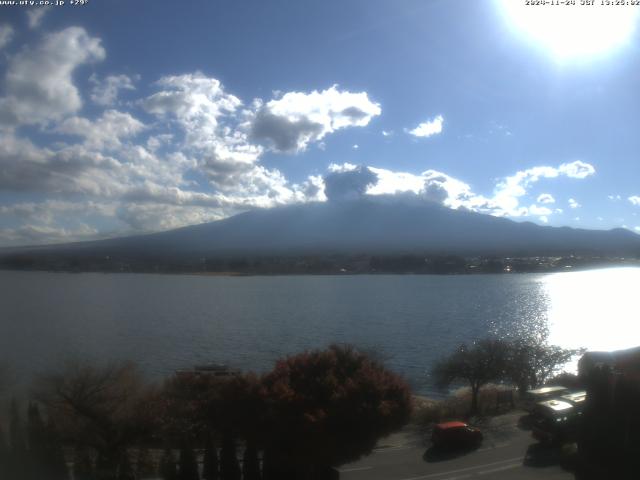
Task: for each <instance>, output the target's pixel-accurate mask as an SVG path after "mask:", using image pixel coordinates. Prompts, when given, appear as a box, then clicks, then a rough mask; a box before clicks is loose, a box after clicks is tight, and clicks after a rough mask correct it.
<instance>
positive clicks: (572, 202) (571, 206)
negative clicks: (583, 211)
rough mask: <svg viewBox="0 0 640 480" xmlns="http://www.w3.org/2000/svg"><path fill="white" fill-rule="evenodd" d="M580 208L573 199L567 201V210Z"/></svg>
mask: <svg viewBox="0 0 640 480" xmlns="http://www.w3.org/2000/svg"><path fill="white" fill-rule="evenodd" d="M581 206H582V205H580V204H579V203H578V201H577V200H575V199H574V198H570V199H569V208H580V207H581Z"/></svg>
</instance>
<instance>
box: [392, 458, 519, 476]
mask: <svg viewBox="0 0 640 480" xmlns="http://www.w3.org/2000/svg"><path fill="white" fill-rule="evenodd" d="M522 460H524V457H516V458H509V459H507V460H501V461H499V462H492V463H484V464H482V465H474V466H472V467H467V468H460V469H458V470H449V471H448V472H440V473H432V474H430V475H422V476H420V477H411V478H403V479H402V480H424V479H426V478H434V477H442V476H444V475H451V474H456V473H462V472H468V471H469V470H476V469H478V468H484V467H492V466H493V465H500V464H502V463H509V462H515V461H518V462H522Z"/></svg>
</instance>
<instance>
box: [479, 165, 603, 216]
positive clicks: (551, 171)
mask: <svg viewBox="0 0 640 480" xmlns="http://www.w3.org/2000/svg"><path fill="white" fill-rule="evenodd" d="M594 174H595V168H594V167H593V165H591V164H589V163H585V162H582V161H580V160H577V161H574V162H571V163H563V164H561V165H559V166H558V167H549V166H539V167H532V168H529V169H526V170H522V171H520V172H517V173H516V174H515V175H511V176H509V177H506V178H504V179H503V180H501V181H500V182H498V184H497V186H496V189H495V191H494V196H493V198H492V202H493V204H494V206H495V207H497V208H499V209H500V210H502V211H504V212H505V214H506V215H509V216H521V215H527V209H526V207H522V206H520V202H519V198H520V197H522V196H524V195H526V194H527V191H528V188H529V187H530V186H531V185H532V184H534V183H536V182H538V181H540V180H541V179H550V178H558V177H561V176H566V177H569V178H574V179H584V178H586V177H588V176H591V175H594Z"/></svg>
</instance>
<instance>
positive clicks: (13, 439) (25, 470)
mask: <svg viewBox="0 0 640 480" xmlns="http://www.w3.org/2000/svg"><path fill="white" fill-rule="evenodd" d="M8 468H9V473H10V477H11V478H12V479H13V480H24V479H27V478H28V477H29V475H30V473H31V472H30V470H31V468H30V462H29V458H28V451H27V444H26V439H25V432H24V426H23V424H22V418H21V416H20V408H19V406H18V402H17V400H16V399H15V398H14V399H12V400H11V407H10V412H9V461H8Z"/></svg>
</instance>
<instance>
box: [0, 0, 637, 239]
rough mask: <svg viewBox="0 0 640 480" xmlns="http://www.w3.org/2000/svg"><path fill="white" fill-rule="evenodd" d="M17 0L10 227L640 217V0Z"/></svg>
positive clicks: (7, 79)
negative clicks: (355, 216)
mask: <svg viewBox="0 0 640 480" xmlns="http://www.w3.org/2000/svg"><path fill="white" fill-rule="evenodd" d="M8 3H10V2H0V246H10V245H31V244H45V243H58V242H67V241H77V240H91V239H97V238H105V237H114V236H120V235H132V234H138V233H146V232H154V231H161V230H167V229H171V228H177V227H181V226H184V225H192V224H198V223H202V222H209V221H214V220H218V219H222V218H225V217H228V216H231V215H234V214H237V213H239V212H242V211H246V210H249V209H253V208H272V207H277V206H280V205H287V204H293V203H302V202H312V201H341V200H344V199H349V198H359V197H363V196H365V197H370V198H376V197H379V196H380V195H383V196H398V198H409V197H411V198H414V197H415V199H418V200H419V201H424V202H436V203H441V204H443V205H445V206H447V207H449V208H456V209H468V210H473V211H477V212H480V213H486V214H490V215H496V216H503V217H507V218H511V219H513V220H516V221H530V222H534V223H537V224H541V225H551V226H571V227H580V228H594V229H610V228H618V227H623V228H627V229H629V230H632V231H636V232H637V233H640V216H639V215H638V214H639V213H640V184H639V183H638V179H640V158H639V156H640V131H639V130H638V129H639V126H640V108H638V107H639V106H640V89H639V85H640V28H639V26H640V6H616V5H600V3H602V2H601V0H597V4H596V5H590V6H587V5H581V2H580V0H578V1H576V2H575V5H570V4H569V5H538V6H527V5H526V2H525V0H478V1H473V2H470V1H468V0H393V1H391V0H385V1H383V0H339V1H337V0H324V1H322V2H318V1H308V0H296V1H295V2H292V1H289V0H190V1H184V2H175V1H174V2H169V1H163V0H154V1H149V0H136V1H135V2H133V1H129V0H89V1H88V2H78V3H79V4H73V2H69V1H67V2H65V5H51V6H30V5H8ZM36 3H39V2H36ZM51 3H55V2H51ZM567 3H570V2H567ZM604 3H606V2H604Z"/></svg>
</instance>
